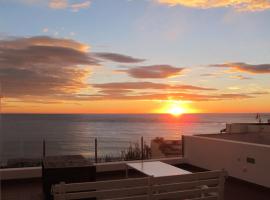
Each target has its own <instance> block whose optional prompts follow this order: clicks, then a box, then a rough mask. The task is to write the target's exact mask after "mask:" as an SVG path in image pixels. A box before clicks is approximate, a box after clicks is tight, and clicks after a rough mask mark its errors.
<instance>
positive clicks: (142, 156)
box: [141, 137, 144, 160]
mask: <svg viewBox="0 0 270 200" xmlns="http://www.w3.org/2000/svg"><path fill="white" fill-rule="evenodd" d="M141 151H142V155H141V158H142V160H143V159H144V152H143V151H144V149H143V137H141Z"/></svg>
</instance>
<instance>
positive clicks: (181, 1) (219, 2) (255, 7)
mask: <svg viewBox="0 0 270 200" xmlns="http://www.w3.org/2000/svg"><path fill="white" fill-rule="evenodd" d="M158 2H159V3H162V4H168V5H170V6H176V5H182V6H187V7H193V8H202V9H207V8H220V7H232V8H234V9H236V10H237V11H262V10H267V9H270V2H269V0H158Z"/></svg>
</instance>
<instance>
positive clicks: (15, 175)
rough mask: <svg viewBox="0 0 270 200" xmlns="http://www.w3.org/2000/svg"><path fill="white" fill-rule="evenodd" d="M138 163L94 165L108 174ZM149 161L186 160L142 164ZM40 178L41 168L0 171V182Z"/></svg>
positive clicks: (122, 162)
mask: <svg viewBox="0 0 270 200" xmlns="http://www.w3.org/2000/svg"><path fill="white" fill-rule="evenodd" d="M140 161H141V160H135V161H120V162H108V163H97V164H95V165H96V169H97V172H110V171H119V170H125V167H126V165H125V164H126V163H132V162H140ZM150 161H162V162H165V163H168V164H171V165H177V164H181V163H186V159H184V158H183V157H173V158H160V159H151V160H144V162H150ZM41 177H42V169H41V167H25V168H7V169H0V180H16V179H30V178H41Z"/></svg>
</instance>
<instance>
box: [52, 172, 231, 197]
mask: <svg viewBox="0 0 270 200" xmlns="http://www.w3.org/2000/svg"><path fill="white" fill-rule="evenodd" d="M225 176H226V173H225V172H224V171H207V172H199V173H193V174H185V175H177V176H164V177H156V178H154V177H144V178H130V179H121V180H110V181H97V182H85V183H71V184H66V183H64V182H61V183H60V184H56V185H54V186H53V187H52V194H53V196H54V199H55V200H73V199H86V198H96V199H97V200H101V199H102V200H105V199H107V200H159V199H162V200H165V199H168V200H169V199H177V200H179V199H189V200H191V199H192V200H223V196H224V182H225Z"/></svg>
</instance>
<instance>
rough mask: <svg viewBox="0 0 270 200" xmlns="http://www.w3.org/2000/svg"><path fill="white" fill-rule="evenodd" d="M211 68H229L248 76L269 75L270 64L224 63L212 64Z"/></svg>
mask: <svg viewBox="0 0 270 200" xmlns="http://www.w3.org/2000/svg"><path fill="white" fill-rule="evenodd" d="M210 66H212V67H220V68H230V69H232V70H233V71H236V72H246V73H249V74H269V73H270V64H259V65H251V64H247V63H225V64H214V65H210Z"/></svg>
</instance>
